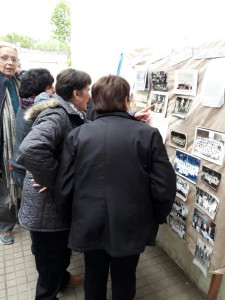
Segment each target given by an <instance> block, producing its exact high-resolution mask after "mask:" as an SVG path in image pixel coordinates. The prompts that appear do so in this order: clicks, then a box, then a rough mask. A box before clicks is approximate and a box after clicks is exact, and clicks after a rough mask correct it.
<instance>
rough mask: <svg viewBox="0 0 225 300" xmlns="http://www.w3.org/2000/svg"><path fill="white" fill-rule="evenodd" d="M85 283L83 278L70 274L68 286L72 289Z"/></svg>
mask: <svg viewBox="0 0 225 300" xmlns="http://www.w3.org/2000/svg"><path fill="white" fill-rule="evenodd" d="M83 282H84V279H83V278H82V277H81V276H78V275H72V274H70V280H69V282H68V283H67V285H66V286H67V287H70V288H74V287H76V286H77V285H79V284H81V283H83Z"/></svg>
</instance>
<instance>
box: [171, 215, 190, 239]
mask: <svg viewBox="0 0 225 300" xmlns="http://www.w3.org/2000/svg"><path fill="white" fill-rule="evenodd" d="M168 225H169V226H170V227H171V229H172V230H173V231H174V232H175V233H176V234H177V235H178V236H179V237H180V238H181V239H182V240H185V237H186V225H185V223H184V222H182V221H181V220H179V219H178V218H176V217H175V216H174V215H172V214H170V215H169V216H168Z"/></svg>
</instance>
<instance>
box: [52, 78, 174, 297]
mask: <svg viewBox="0 0 225 300" xmlns="http://www.w3.org/2000/svg"><path fill="white" fill-rule="evenodd" d="M129 93H130V87H129V84H128V82H127V81H126V80H125V79H123V78H122V77H119V76H112V75H110V76H105V77H102V78H101V79H99V80H98V81H97V82H96V83H95V84H94V85H93V87H92V97H93V101H94V105H95V111H96V112H97V118H96V120H95V121H93V122H92V123H90V124H84V125H83V126H81V127H79V128H77V129H74V130H72V132H70V133H69V135H68V137H67V139H66V142H65V146H64V150H63V154H62V158H61V161H60V167H59V172H58V177H57V180H56V184H55V189H54V192H55V195H57V197H55V201H57V206H58V208H59V209H60V210H61V212H62V213H63V210H64V211H65V207H66V206H67V205H68V204H69V205H70V202H71V201H72V224H71V229H70V235H69V247H70V248H71V249H72V250H74V251H78V252H84V255H85V283H84V288H85V299H86V300H105V299H106V284H107V278H108V271H109V266H110V268H111V279H112V297H113V299H114V300H124V299H126V300H131V299H133V298H134V296H135V291H136V288H135V282H136V279H135V272H136V266H137V263H138V260H139V255H140V253H141V252H143V251H144V249H145V246H147V245H153V244H154V241H155V237H156V231H157V227H158V224H161V223H163V222H164V221H165V219H166V217H167V215H168V214H169V213H170V211H171V207H172V204H173V202H174V199H175V194H176V176H175V172H174V170H173V167H172V165H171V164H170V162H169V159H168V156H167V152H166V149H165V146H164V145H163V142H162V138H161V136H160V134H159V131H158V130H157V129H156V128H152V127H150V126H148V125H147V124H145V123H143V122H139V121H137V120H135V119H134V118H133V117H132V116H131V115H129V114H128V113H127V110H128V109H129Z"/></svg>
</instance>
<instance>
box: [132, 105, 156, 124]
mask: <svg viewBox="0 0 225 300" xmlns="http://www.w3.org/2000/svg"><path fill="white" fill-rule="evenodd" d="M153 107H154V105H150V106H148V107H146V108H144V109H141V110H139V111H137V112H136V113H135V114H134V117H135V119H136V120H139V121H147V120H149V119H150V117H151V114H150V111H151V110H152V108H153Z"/></svg>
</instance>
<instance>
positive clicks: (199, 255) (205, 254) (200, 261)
mask: <svg viewBox="0 0 225 300" xmlns="http://www.w3.org/2000/svg"><path fill="white" fill-rule="evenodd" d="M212 250H213V249H212V247H211V246H208V245H207V244H206V243H204V242H203V241H202V239H200V238H199V239H198V241H197V244H196V248H195V253H194V259H193V264H195V265H196V266H197V267H198V268H199V269H200V270H201V271H202V273H203V274H204V275H205V277H206V276H207V272H208V269H209V265H210V261H211V257H212Z"/></svg>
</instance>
